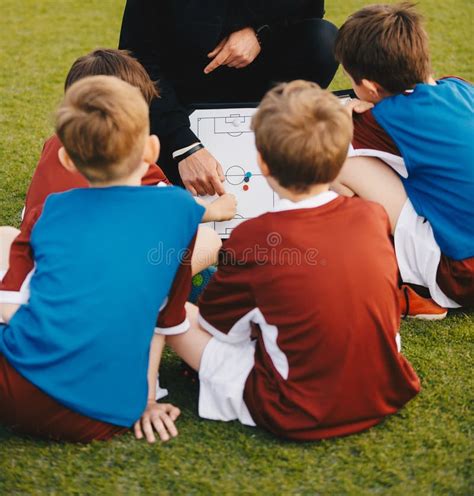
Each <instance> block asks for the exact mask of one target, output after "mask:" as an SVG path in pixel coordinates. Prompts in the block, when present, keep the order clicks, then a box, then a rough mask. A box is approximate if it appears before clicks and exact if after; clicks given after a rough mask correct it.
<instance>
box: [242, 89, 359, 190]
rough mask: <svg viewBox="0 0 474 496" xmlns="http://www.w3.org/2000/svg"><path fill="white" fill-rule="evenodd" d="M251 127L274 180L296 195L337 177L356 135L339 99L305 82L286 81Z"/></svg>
mask: <svg viewBox="0 0 474 496" xmlns="http://www.w3.org/2000/svg"><path fill="white" fill-rule="evenodd" d="M252 128H253V129H254V131H255V140H256V145H257V149H258V151H259V152H260V154H261V156H262V158H263V160H264V161H265V163H266V164H267V165H268V168H269V169H270V173H271V175H272V177H274V178H275V179H276V180H277V181H278V183H279V184H280V185H281V186H283V187H284V188H287V189H291V190H293V191H296V192H305V191H307V190H308V189H309V187H310V186H312V185H314V184H325V183H329V182H331V181H333V180H334V179H335V178H336V177H337V175H338V174H339V171H340V169H341V167H342V165H343V164H344V161H345V159H346V157H347V151H348V148H349V144H350V142H351V139H352V131H353V128H352V119H351V118H350V115H349V113H348V112H347V110H346V109H344V107H343V106H342V105H341V103H340V101H339V100H338V98H336V97H335V96H334V95H332V94H331V93H330V92H328V91H325V90H322V89H321V88H320V87H319V86H318V85H317V84H315V83H310V82H307V81H293V82H291V83H282V84H280V85H278V86H276V87H275V88H274V89H272V90H271V91H269V92H268V93H267V94H266V96H265V97H264V98H263V100H262V103H261V104H260V106H259V108H258V111H257V113H256V114H255V116H254V118H253V122H252Z"/></svg>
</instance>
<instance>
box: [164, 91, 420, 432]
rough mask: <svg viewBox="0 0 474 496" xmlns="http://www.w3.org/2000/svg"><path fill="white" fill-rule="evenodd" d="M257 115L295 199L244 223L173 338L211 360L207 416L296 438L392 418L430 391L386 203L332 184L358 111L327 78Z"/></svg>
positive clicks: (183, 352) (266, 148)
mask: <svg viewBox="0 0 474 496" xmlns="http://www.w3.org/2000/svg"><path fill="white" fill-rule="evenodd" d="M253 127H254V129H255V134H256V143H257V148H258V151H259V156H258V160H259V165H260V169H261V171H262V174H263V175H264V176H265V177H266V179H267V181H268V183H269V184H270V186H271V187H272V188H273V189H274V190H275V191H276V192H277V193H278V195H279V196H280V198H281V200H280V202H279V204H278V205H277V207H276V209H275V211H273V212H270V213H267V214H264V215H261V216H260V217H257V218H255V219H252V220H249V221H246V222H244V223H243V224H241V225H240V226H239V227H238V228H237V229H235V230H234V231H233V233H232V236H231V238H230V239H229V241H228V242H227V243H226V244H225V246H224V248H223V249H222V250H221V253H220V264H219V268H218V271H217V273H216V275H215V276H214V278H213V280H212V281H211V283H210V284H209V286H208V287H207V289H206V291H205V292H204V294H203V296H202V297H201V299H200V303H199V309H198V308H197V307H193V306H191V305H189V306H188V317H189V319H190V320H191V323H192V326H191V329H190V330H189V331H188V332H186V333H183V334H178V335H175V336H168V337H167V342H168V344H169V345H171V347H172V348H173V349H174V350H175V351H176V352H177V353H178V354H179V355H180V356H181V357H182V358H183V359H184V360H186V361H187V362H188V363H189V365H191V366H192V367H193V368H194V369H196V370H198V371H199V378H200V397H199V414H200V416H201V417H204V418H208V419H214V420H223V421H229V420H235V419H238V420H240V421H241V422H242V423H243V424H246V425H258V426H261V427H263V428H265V429H267V430H269V431H270V432H272V433H274V434H276V435H278V436H281V437H285V438H288V439H294V440H300V441H306V440H316V439H322V438H329V437H333V436H343V435H348V434H353V433H355V432H358V431H362V430H364V429H367V428H369V427H372V426H373V425H376V424H378V423H379V422H380V421H381V420H382V419H384V418H385V417H386V416H387V415H390V414H393V413H395V412H397V411H398V410H399V409H400V408H401V407H403V405H405V404H406V403H407V402H408V401H409V400H410V399H411V398H413V397H414V396H415V395H416V394H417V393H418V391H419V390H420V383H419V380H418V377H417V376H416V374H415V372H414V371H413V369H412V367H411V366H410V364H409V363H408V362H407V360H406V359H405V358H404V357H403V356H402V355H401V354H400V338H399V334H398V329H399V324H400V308H399V303H398V297H397V294H398V293H397V288H398V286H397V282H398V273H397V263H396V260H395V255H394V252H393V247H392V245H391V242H390V239H389V234H390V226H389V221H388V217H387V215H386V213H385V211H384V210H383V208H382V207H381V206H380V205H377V204H375V203H371V202H367V201H364V200H361V199H359V198H345V197H342V196H338V195H337V194H336V193H334V192H330V191H329V184H330V183H331V181H333V179H334V178H335V177H336V176H337V174H338V172H339V170H340V168H341V167H342V164H343V162H344V160H345V158H346V156H347V151H348V148H349V144H350V141H351V138H352V122H351V117H350V115H349V112H348V111H347V110H346V109H344V108H343V106H342V105H341V104H340V103H339V101H338V100H337V98H336V97H334V96H333V95H331V94H330V93H328V92H326V91H323V90H321V89H320V88H319V87H318V86H317V85H315V84H313V83H308V82H303V81H295V82H292V83H289V84H282V85H279V86H278V87H276V88H275V89H274V90H272V91H271V92H269V93H268V94H267V96H266V97H265V98H264V100H263V101H262V104H261V105H260V108H259V110H258V112H257V114H256V116H255V118H254V121H253Z"/></svg>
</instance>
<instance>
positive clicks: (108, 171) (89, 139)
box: [56, 76, 149, 183]
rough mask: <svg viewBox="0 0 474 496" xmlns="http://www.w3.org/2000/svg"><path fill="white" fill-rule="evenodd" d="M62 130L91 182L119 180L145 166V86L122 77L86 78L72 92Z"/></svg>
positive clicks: (59, 124)
mask: <svg viewBox="0 0 474 496" xmlns="http://www.w3.org/2000/svg"><path fill="white" fill-rule="evenodd" d="M56 132H57V134H58V136H59V139H60V140H61V142H62V144H63V146H64V148H65V149H66V151H67V153H68V155H69V156H70V157H71V159H72V161H73V162H74V165H75V166H76V167H77V168H78V169H79V170H80V172H81V173H82V174H83V175H84V176H85V177H86V178H87V179H88V180H89V181H90V182H94V183H101V182H105V181H112V180H116V179H119V178H122V177H126V176H128V175H130V174H131V173H132V172H133V171H134V170H135V169H136V168H137V167H138V166H139V165H140V162H141V158H142V154H143V150H144V146H145V140H146V138H147V136H148V134H149V121H148V105H147V103H146V102H145V100H144V98H143V96H142V94H141V93H140V90H139V89H137V88H135V87H133V86H131V85H130V84H128V83H126V82H124V81H121V80H120V79H118V78H116V77H112V76H93V77H88V78H84V79H81V80H80V81H78V82H77V83H74V84H73V85H72V86H71V87H70V88H69V89H68V90H67V91H66V94H65V96H64V100H63V102H62V103H61V105H60V107H59V109H58V111H57V115H56Z"/></svg>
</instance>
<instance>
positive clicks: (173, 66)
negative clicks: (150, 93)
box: [119, 0, 324, 150]
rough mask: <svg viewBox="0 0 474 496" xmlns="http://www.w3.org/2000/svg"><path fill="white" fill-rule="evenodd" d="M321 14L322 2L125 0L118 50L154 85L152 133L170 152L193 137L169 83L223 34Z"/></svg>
mask: <svg viewBox="0 0 474 496" xmlns="http://www.w3.org/2000/svg"><path fill="white" fill-rule="evenodd" d="M323 14H324V0H127V3H126V6H125V12H124V16H123V21H122V30H121V34H120V43H119V47H120V48H122V49H127V50H130V51H131V52H132V53H133V55H134V56H135V57H136V58H137V59H138V60H139V61H140V62H141V63H142V64H143V66H144V67H145V69H146V70H147V72H148V73H149V75H150V77H151V78H152V79H153V80H154V81H157V82H159V87H160V93H161V98H160V99H159V100H157V101H155V102H154V103H153V105H154V106H155V107H156V108H155V112H153V113H154V114H155V115H159V116H160V119H159V121H158V122H156V121H155V122H154V123H153V124H154V129H153V131H154V132H157V133H158V134H159V135H160V138H161V139H162V140H163V141H165V142H166V144H167V146H168V147H169V148H171V150H176V149H178V148H182V147H185V146H188V145H190V144H192V143H193V142H195V141H196V137H195V136H194V134H193V133H192V132H191V130H190V129H189V119H188V115H187V112H186V110H185V109H184V108H183V107H182V106H181V104H180V99H179V95H176V92H175V86H176V83H175V82H176V81H177V80H179V79H183V78H184V77H186V74H188V75H192V74H198V73H199V72H202V70H203V68H204V67H205V66H206V65H207V63H209V60H208V59H207V53H209V52H210V51H211V50H213V49H214V48H215V47H216V45H217V44H218V43H219V42H220V41H221V40H222V38H223V37H224V36H226V35H228V34H230V33H232V32H234V31H237V30H239V29H242V28H244V27H248V26H252V27H255V28H258V27H259V26H262V25H264V24H268V25H275V24H283V23H286V22H290V21H291V20H298V19H303V18H310V17H313V18H314V17H317V18H322V17H323Z"/></svg>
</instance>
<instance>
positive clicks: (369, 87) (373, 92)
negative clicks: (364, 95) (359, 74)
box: [360, 79, 387, 100]
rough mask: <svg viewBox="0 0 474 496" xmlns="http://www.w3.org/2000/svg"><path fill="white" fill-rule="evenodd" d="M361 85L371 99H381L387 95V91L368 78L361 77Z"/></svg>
mask: <svg viewBox="0 0 474 496" xmlns="http://www.w3.org/2000/svg"><path fill="white" fill-rule="evenodd" d="M360 84H361V86H362V87H363V88H364V90H365V91H367V92H368V94H369V95H370V99H371V100H381V99H382V98H385V97H386V96H387V92H386V91H385V90H384V89H383V88H382V86H380V84H379V83H376V82H375V81H370V80H369V79H362V81H361V83H360Z"/></svg>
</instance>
